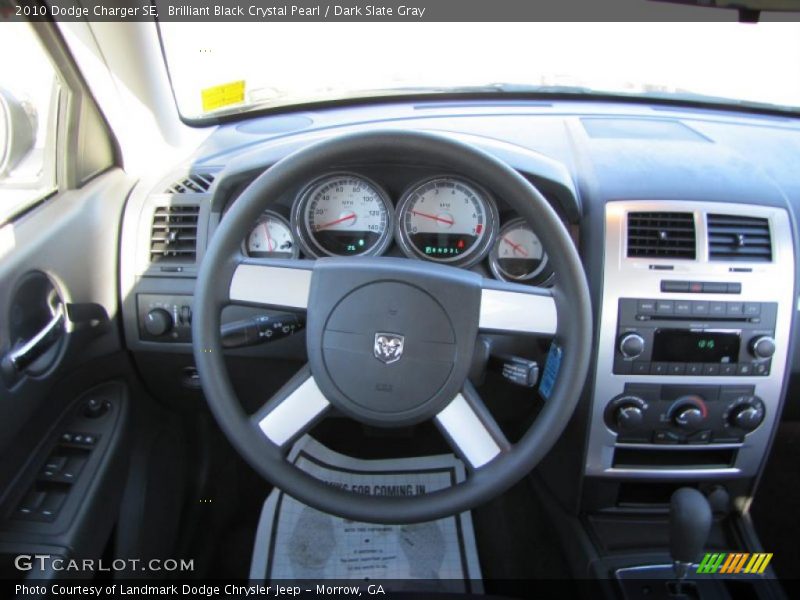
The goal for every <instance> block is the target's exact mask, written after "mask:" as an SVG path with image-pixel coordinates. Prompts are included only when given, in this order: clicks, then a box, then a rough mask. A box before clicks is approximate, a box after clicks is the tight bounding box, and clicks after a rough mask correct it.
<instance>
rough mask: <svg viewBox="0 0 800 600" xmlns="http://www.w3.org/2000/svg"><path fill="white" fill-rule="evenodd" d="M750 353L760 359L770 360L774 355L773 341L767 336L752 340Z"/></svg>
mask: <svg viewBox="0 0 800 600" xmlns="http://www.w3.org/2000/svg"><path fill="white" fill-rule="evenodd" d="M750 353H751V354H752V355H753V356H755V357H756V358H760V359H767V358H772V355H773V354H775V340H774V339H772V338H771V337H769V336H768V335H762V336H761V337H757V338H754V339H753V340H752V341H751V342H750Z"/></svg>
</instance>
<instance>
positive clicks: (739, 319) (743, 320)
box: [636, 315, 761, 323]
mask: <svg viewBox="0 0 800 600" xmlns="http://www.w3.org/2000/svg"><path fill="white" fill-rule="evenodd" d="M636 320H637V321H654V320H658V321H677V322H680V323H685V322H686V321H694V322H698V321H702V322H703V323H713V322H724V323H758V322H759V321H760V320H761V319H760V318H759V317H710V316H704V317H697V316H692V315H687V316H685V317H680V316H661V315H659V316H657V317H656V316H652V315H636Z"/></svg>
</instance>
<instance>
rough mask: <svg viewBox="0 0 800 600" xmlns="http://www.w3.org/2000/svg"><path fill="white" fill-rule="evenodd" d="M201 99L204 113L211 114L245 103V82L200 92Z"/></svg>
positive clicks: (236, 82)
mask: <svg viewBox="0 0 800 600" xmlns="http://www.w3.org/2000/svg"><path fill="white" fill-rule="evenodd" d="M200 97H201V98H202V99H203V111H204V112H209V111H212V110H216V109H218V108H222V107H223V106H230V105H231V104H239V103H241V102H244V80H242V81H231V82H230V83H223V84H222V85H215V86H214V87H210V88H206V89H204V90H200Z"/></svg>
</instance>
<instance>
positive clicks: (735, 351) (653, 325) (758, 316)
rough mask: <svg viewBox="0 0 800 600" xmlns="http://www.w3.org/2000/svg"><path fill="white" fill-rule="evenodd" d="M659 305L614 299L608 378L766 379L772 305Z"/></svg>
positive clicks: (772, 331)
mask: <svg viewBox="0 0 800 600" xmlns="http://www.w3.org/2000/svg"><path fill="white" fill-rule="evenodd" d="M663 304H664V302H663V301H660V300H646V299H640V298H620V300H619V319H618V331H617V344H616V348H615V349H614V350H615V351H614V374H616V375H695V376H713V375H741V376H751V375H756V376H766V375H769V372H770V367H771V364H770V363H771V358H772V355H773V354H774V352H775V342H774V336H775V318H776V315H777V303H775V302H748V303H743V302H714V303H713V304H714V305H715V306H714V311H710V310H709V306H708V305H709V302H708V301H705V300H702V301H695V300H675V301H669V302H668V304H667V305H665V306H662V305H663ZM695 304H697V305H698V306H695ZM678 305H680V306H678ZM668 309H671V310H668ZM678 309H680V310H678Z"/></svg>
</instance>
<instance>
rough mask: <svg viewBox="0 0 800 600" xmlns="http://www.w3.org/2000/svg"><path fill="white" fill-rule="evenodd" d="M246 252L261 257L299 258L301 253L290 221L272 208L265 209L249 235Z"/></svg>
mask: <svg viewBox="0 0 800 600" xmlns="http://www.w3.org/2000/svg"><path fill="white" fill-rule="evenodd" d="M245 253H246V254H247V255H248V256H253V257H259V258H297V256H298V254H299V252H298V248H297V244H295V242H294V235H292V228H291V226H290V225H289V222H288V221H287V220H286V219H285V218H284V217H283V216H281V215H279V214H278V213H276V212H274V211H272V210H266V211H264V214H262V215H261V217H259V219H258V221H257V222H256V226H255V227H253V230H252V231H251V232H250V235H249V236H247V241H246V243H245Z"/></svg>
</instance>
